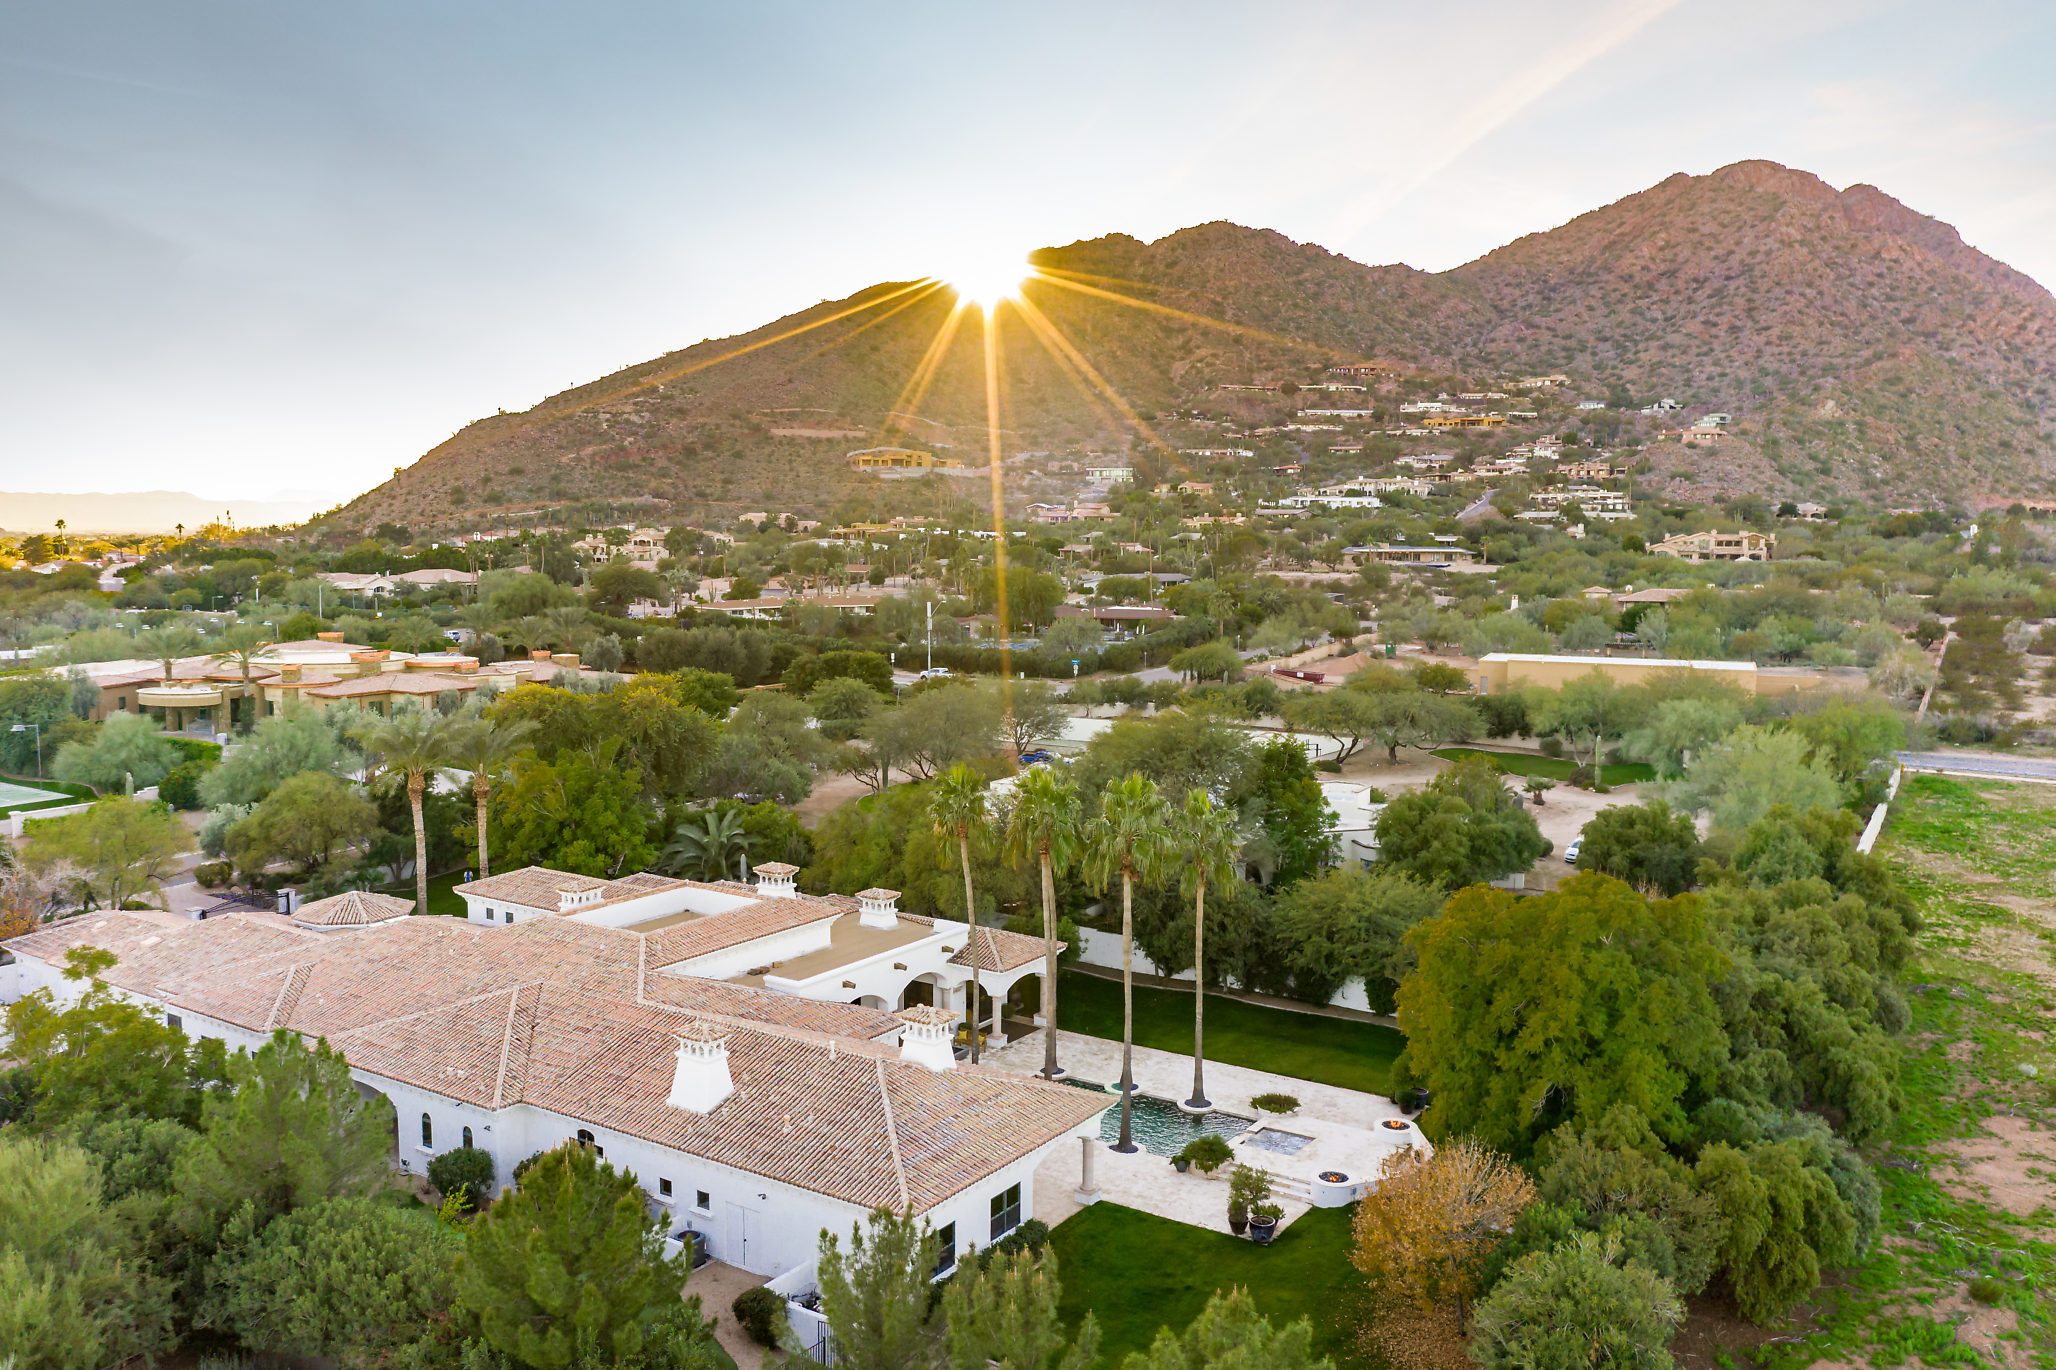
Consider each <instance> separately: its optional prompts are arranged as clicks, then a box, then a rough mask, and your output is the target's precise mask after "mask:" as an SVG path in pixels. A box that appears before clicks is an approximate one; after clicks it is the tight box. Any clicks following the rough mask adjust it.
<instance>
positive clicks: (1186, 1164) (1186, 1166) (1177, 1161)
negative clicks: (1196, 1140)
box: [1171, 1156, 1192, 1175]
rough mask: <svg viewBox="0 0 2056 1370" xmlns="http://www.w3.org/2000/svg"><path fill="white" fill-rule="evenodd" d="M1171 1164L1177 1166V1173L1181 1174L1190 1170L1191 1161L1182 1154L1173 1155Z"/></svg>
mask: <svg viewBox="0 0 2056 1370" xmlns="http://www.w3.org/2000/svg"><path fill="white" fill-rule="evenodd" d="M1171 1164H1172V1165H1174V1166H1177V1167H1178V1173H1179V1174H1180V1175H1183V1174H1184V1173H1185V1172H1186V1171H1187V1170H1190V1169H1191V1168H1192V1162H1190V1161H1188V1160H1186V1159H1185V1158H1184V1157H1183V1156H1178V1157H1174V1158H1173V1159H1172V1161H1171Z"/></svg>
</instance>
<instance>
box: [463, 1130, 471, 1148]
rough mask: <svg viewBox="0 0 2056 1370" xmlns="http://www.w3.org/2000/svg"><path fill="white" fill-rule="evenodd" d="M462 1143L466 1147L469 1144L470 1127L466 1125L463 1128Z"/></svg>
mask: <svg viewBox="0 0 2056 1370" xmlns="http://www.w3.org/2000/svg"><path fill="white" fill-rule="evenodd" d="M464 1145H465V1146H467V1147H468V1146H470V1145H471V1129H470V1128H468V1127H467V1128H465V1129H464Z"/></svg>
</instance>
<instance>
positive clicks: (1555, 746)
mask: <svg viewBox="0 0 2056 1370" xmlns="http://www.w3.org/2000/svg"><path fill="white" fill-rule="evenodd" d="M1542 755H1544V756H1562V755H1563V739H1562V738H1560V737H1558V736H1556V735H1555V734H1553V733H1552V734H1551V735H1549V736H1548V737H1545V738H1543V739H1542Z"/></svg>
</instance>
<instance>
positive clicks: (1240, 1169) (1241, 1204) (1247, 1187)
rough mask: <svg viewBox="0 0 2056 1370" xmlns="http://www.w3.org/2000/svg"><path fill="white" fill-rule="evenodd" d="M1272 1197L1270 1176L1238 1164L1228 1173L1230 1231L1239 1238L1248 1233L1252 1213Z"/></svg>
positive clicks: (1252, 1167)
mask: <svg viewBox="0 0 2056 1370" xmlns="http://www.w3.org/2000/svg"><path fill="white" fill-rule="evenodd" d="M1270 1197H1271V1177H1270V1174H1269V1173H1268V1172H1267V1171H1262V1170H1258V1169H1256V1168H1255V1167H1254V1166H1247V1165H1242V1164H1240V1163H1238V1164H1237V1165H1236V1167H1235V1169H1233V1170H1232V1171H1230V1172H1229V1173H1228V1230H1229V1231H1230V1232H1233V1233H1234V1234H1235V1235H1236V1236H1238V1237H1239V1236H1241V1235H1242V1234H1243V1233H1244V1232H1246V1231H1248V1230H1249V1218H1250V1213H1251V1211H1252V1210H1253V1209H1254V1208H1255V1207H1256V1206H1257V1205H1258V1204H1261V1203H1262V1202H1263V1201H1264V1200H1266V1199H1268V1198H1270Z"/></svg>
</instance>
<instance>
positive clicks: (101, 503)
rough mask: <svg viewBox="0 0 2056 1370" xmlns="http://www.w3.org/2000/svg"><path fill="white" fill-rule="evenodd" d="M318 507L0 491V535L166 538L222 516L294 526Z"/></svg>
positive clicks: (135, 494)
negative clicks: (59, 529) (59, 531)
mask: <svg viewBox="0 0 2056 1370" xmlns="http://www.w3.org/2000/svg"><path fill="white" fill-rule="evenodd" d="M320 507H321V503H320V502H319V501H316V500H314V499H306V500H245V499H229V500H211V499H203V498H201V497H200V496H198V495H189V494H187V493H185V492H184V491H182V490H136V491H129V492H126V493H120V494H113V493H97V492H96V493H91V494H75V495H52V494H23V493H19V492H15V493H8V492H5V491H0V532H7V533H14V534H23V533H48V532H50V531H52V530H53V529H54V528H55V527H56V525H57V520H59V519H63V520H64V527H65V531H66V532H68V533H169V532H172V531H173V530H174V529H176V528H177V527H178V525H179V524H184V525H185V526H186V527H187V528H188V529H196V528H200V527H204V526H205V525H206V524H208V523H211V522H214V521H216V520H219V519H221V518H222V517H223V516H224V515H227V516H228V517H230V518H232V519H234V520H235V523H236V526H237V527H239V528H261V527H264V526H266V525H268V524H273V523H298V522H300V521H301V520H302V519H305V518H307V517H308V516H309V515H311V514H313V513H314V511H315V510H317V509H319V508H320Z"/></svg>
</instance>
